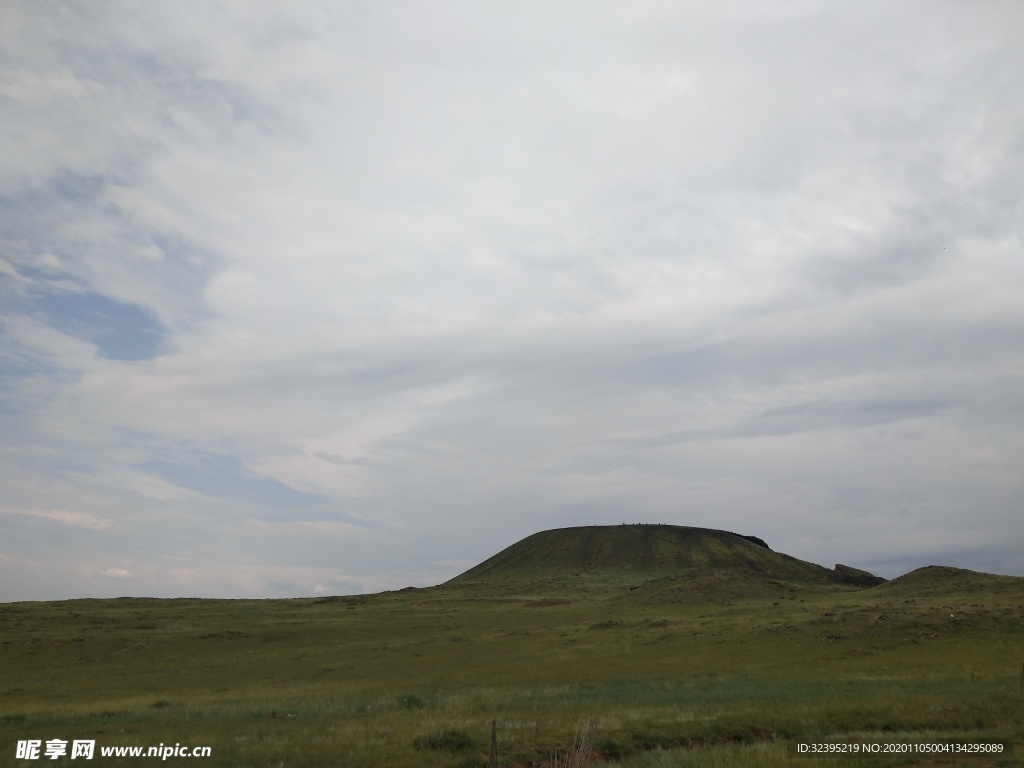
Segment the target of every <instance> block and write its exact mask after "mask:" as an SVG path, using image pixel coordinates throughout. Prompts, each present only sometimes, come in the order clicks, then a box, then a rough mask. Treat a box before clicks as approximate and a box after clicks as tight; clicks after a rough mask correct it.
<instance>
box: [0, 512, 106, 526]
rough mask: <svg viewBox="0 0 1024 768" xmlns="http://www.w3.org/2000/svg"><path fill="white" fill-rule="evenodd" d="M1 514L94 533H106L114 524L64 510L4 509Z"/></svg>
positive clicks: (92, 516) (82, 513)
mask: <svg viewBox="0 0 1024 768" xmlns="http://www.w3.org/2000/svg"><path fill="white" fill-rule="evenodd" d="M0 514H4V515H22V516H26V517H35V518H41V519H43V520H53V521H54V522H57V523H61V524H62V525H67V526H70V527H72V528H85V529H87V530H93V531H104V530H106V529H108V528H110V526H111V525H113V522H114V521H113V520H110V519H109V518H104V517H98V516H96V515H92V514H89V513H88V512H75V511H69V510H63V509H4V510H0Z"/></svg>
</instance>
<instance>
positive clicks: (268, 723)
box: [0, 571, 1024, 768]
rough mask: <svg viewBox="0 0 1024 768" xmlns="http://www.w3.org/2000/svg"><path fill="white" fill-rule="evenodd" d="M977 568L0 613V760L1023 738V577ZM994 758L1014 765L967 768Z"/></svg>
mask: <svg viewBox="0 0 1024 768" xmlns="http://www.w3.org/2000/svg"><path fill="white" fill-rule="evenodd" d="M976 576H977V574H974V575H972V576H971V588H970V589H967V590H964V591H961V592H957V591H955V590H954V591H950V587H949V585H948V584H947V582H948V580H949V579H948V577H949V574H948V573H945V572H942V573H936V574H931V575H929V574H928V573H924V574H923V575H922V572H920V571H919V572H915V576H914V578H911V579H907V580H906V581H904V582H902V583H901V582H900V580H897V581H896V582H891V583H890V584H888V585H884V586H883V587H877V588H874V589H868V590H840V591H827V590H823V589H820V588H817V587H814V586H806V585H803V586H801V585H799V584H793V583H784V582H782V581H778V582H770V581H768V582H764V583H763V584H762V587H763V589H762V591H763V592H764V594H759V595H757V596H754V597H750V598H746V599H740V598H737V597H735V596H733V597H729V598H728V599H721V600H717V601H714V602H710V603H708V602H705V603H701V602H699V601H695V600H694V599H692V598H693V595H692V594H691V595H687V594H685V582H681V583H672V584H670V585H669V586H670V587H671V589H668V590H667V592H668V594H666V589H662V587H663V586H664V585H663V584H662V585H658V584H655V585H653V586H651V585H644V584H640V585H638V584H636V583H635V579H634V578H632V577H630V578H625V577H623V576H622V575H619V576H615V575H614V574H612V573H610V572H607V571H595V572H591V573H586V572H584V573H581V574H580V575H576V576H574V575H571V574H568V575H567V574H554V575H551V576H550V577H545V579H544V580H536V579H528V578H525V577H524V578H522V579H519V580H516V579H506V580H503V581H494V582H492V583H490V584H486V583H479V582H470V583H464V584H453V585H450V586H447V587H437V588H432V589H425V590H403V591H400V592H390V593H383V594H380V595H372V596H360V597H349V598H331V599H302V600H266V601H212V600H149V599H134V598H132V599H120V600H79V601H67V602H53V603H14V604H6V605H0V628H2V630H3V632H2V635H0V736H2V738H0V765H5V766H6V765H25V766H30V765H40V764H41V763H40V762H39V761H16V760H14V745H15V743H16V741H17V740H19V739H30V738H38V739H43V740H46V739H51V738H62V739H69V740H70V739H96V741H97V746H101V745H107V746H111V745H135V744H137V745H145V746H149V745H155V744H159V743H161V742H162V743H165V744H173V743H175V742H179V743H181V744H189V745H204V746H205V745H208V746H210V747H212V749H213V758H212V759H209V760H205V761H203V762H204V764H208V765H223V766H253V767H254V768H256V767H259V768H264V767H268V768H269V767H271V766H273V767H275V768H284V767H285V766H287V767H288V768H306V767H308V768H313V767H314V766H375V767H376V766H385V765H386V766H392V768H400V767H402V766H446V767H447V766H464V767H467V766H470V765H482V764H486V755H487V743H488V739H489V735H490V722H491V720H492V719H494V720H496V721H497V726H498V747H499V756H500V758H501V761H502V764H503V765H530V764H534V765H539V764H541V762H542V761H543V760H545V759H546V758H549V757H550V756H552V755H555V754H558V755H562V756H564V755H565V754H566V752H568V751H569V750H570V749H571V747H572V743H573V739H574V736H575V735H577V734H578V733H579V732H580V730H581V728H582V727H583V724H584V723H586V721H587V720H588V719H589V718H591V717H593V718H596V720H597V721H598V726H597V732H596V736H595V748H596V749H597V751H598V752H599V753H600V754H601V755H602V757H603V758H604V759H606V760H607V761H609V762H610V763H611V764H613V765H620V766H624V767H625V766H629V767H631V768H640V767H641V766H669V765H701V766H706V765H722V766H725V765H750V766H769V765H770V766H781V765H795V766H800V767H801V768H802V767H803V766H813V765H817V764H821V765H830V766H835V765H839V764H842V763H843V761H842V760H835V759H832V760H813V759H800V760H797V761H796V762H795V763H793V762H791V761H792V760H793V758H790V757H788V756H787V753H786V743H787V739H795V738H801V739H811V738H822V737H846V736H856V737H857V738H868V737H872V736H885V737H893V738H895V737H907V736H911V737H920V738H925V737H927V738H937V737H942V738H946V737H950V736H965V737H972V738H977V737H982V736H984V737H999V738H1010V739H1016V740H1017V741H1018V742H1021V741H1024V739H1022V736H1024V726H1022V723H1024V699H1022V696H1021V690H1020V675H1021V664H1022V662H1024V586H1022V584H1024V580H1020V579H1010V580H1006V579H1001V580H1000V579H996V580H987V579H986V578H984V577H982V578H980V580H979V579H976V578H974V577H976ZM943 584H945V585H946V586H945V587H943V586H942V585H943ZM630 587H638V588H637V589H630ZM672 590H675V592H673V591H672ZM676 593H678V594H676ZM950 614H952V616H951V615H950ZM66 761H67V758H65V759H63V760H61V761H47V763H48V764H55V763H57V764H65V763H66ZM168 762H169V763H174V762H179V763H181V762H189V760H187V759H179V760H177V761H175V760H173V759H172V760H169V761H168ZM91 764H93V765H103V764H104V761H103V760H102V759H101V758H100V757H99V756H98V755H97V757H96V759H95V760H94V761H93V762H92V763H91ZM106 764H110V765H116V764H123V765H130V764H135V765H138V764H139V760H138V759H137V758H136V759H134V760H133V759H131V758H124V759H122V760H121V762H118V761H117V760H115V759H110V760H109V761H107V763H106ZM853 764H855V765H859V766H869V765H907V764H915V765H916V764H918V763H915V762H910V763H908V762H907V761H906V760H903V761H902V762H901V761H900V760H899V759H891V760H888V761H887V760H871V759H867V760H865V759H858V760H856V761H855V762H854V763H853ZM931 764H932V765H937V764H939V763H931ZM957 764H961V763H959V762H958V763H957ZM1004 764H1005V765H1009V764H1018V763H1014V762H1013V759H1001V760H987V761H986V760H980V761H979V760H973V761H971V762H968V763H964V765H1004Z"/></svg>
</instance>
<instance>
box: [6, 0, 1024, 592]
mask: <svg viewBox="0 0 1024 768" xmlns="http://www.w3.org/2000/svg"><path fill="white" fill-rule="evenodd" d="M1022 29H1024V5H1022V4H1021V3H1019V2H1016V0H1006V1H1000V0H990V1H989V2H984V3H977V2H966V1H964V2H943V1H942V0H938V1H936V0H928V1H927V2H903V3H891V2H870V1H869V2H858V3H835V2H815V1H813V0H799V1H796V0H793V1H791V0H780V1H779V2H771V3H764V2H760V1H758V2H703V1H700V0H693V1H692V2H674V1H673V2H667V1H666V2H661V1H659V0H638V1H637V2H629V3H621V2H592V1H591V0H586V1H585V2H583V1H578V2H577V1H576V0H564V1H559V2H547V1H545V2H531V1H530V0H526V1H523V2H515V3H479V2H468V1H467V2H454V1H452V0H436V1H435V0H431V2H425V1H423V0H403V1H402V2H396V1H395V0H379V1H377V0H375V1H374V2H333V1H332V2H324V3H316V2H301V1H300V2H294V3H287V4H285V3H278V2H257V1H251V2H250V1H248V0H247V2H185V1H183V2H175V3H135V2H103V1H100V2H95V1H93V0H89V2H77V1H74V0H67V1H66V2H50V1H48V0H10V1H9V2H5V3H3V4H2V5H0V147H2V148H3V149H2V151H0V478H2V479H0V601H17V600H46V599H64V598H80V597H111V596H118V595H136V596H153V597H174V596H198V597H228V598H242V597H255V598H269V597H295V596H312V595H319V594H352V593H360V592H377V591H382V590H386V589H396V588H401V587H405V586H417V587H419V586H427V585H433V584H438V583H441V582H443V581H445V580H447V579H449V578H452V577H453V576H455V575H457V574H458V573H460V572H462V571H463V570H465V569H467V568H469V567H470V566H472V565H474V564H476V563H478V562H480V561H482V560H484V559H485V558H487V557H489V556H491V555H492V554H494V553H496V552H498V551H500V550H501V549H503V548H504V547H506V546H509V545H511V544H512V543H514V542H516V541H518V540H519V539H521V538H523V537H525V536H527V535H529V534H531V533H534V532H536V531H539V530H546V529H550V528H557V527H565V526H576V525H599V524H601V525H603V524H619V523H624V522H625V523H639V522H660V523H669V524H676V525H691V526H701V527H710V528H718V529H724V530H729V531H735V532H737V533H741V534H746V535H754V536H759V537H761V538H763V539H765V540H766V541H767V542H768V544H769V545H770V546H771V547H772V548H773V549H775V550H777V551H781V552H785V553H787V554H790V555H793V556H795V557H799V558H801V559H804V560H809V561H811V562H816V563H819V564H822V565H825V566H827V567H832V566H833V565H834V564H835V563H845V564H847V565H852V566H855V567H859V568H865V569H867V570H870V571H872V572H874V573H877V574H879V575H882V576H885V577H889V578H891V577H895V576H898V575H900V574H902V573H906V572H907V571H910V570H912V569H914V568H917V567H920V566H923V565H929V564H940V565H949V566H956V567H961V568H970V569H973V570H981V571H987V572H992V573H1003V574H1011V575H1024V514H1022V509H1024V247H1022V246H1024V240H1022V238H1024V202H1022V201H1024V183H1022V179H1024V78H1022V77H1021V76H1020V73H1021V72H1022V71H1024V47H1022V46H1021V45H1020V37H1021V30H1022Z"/></svg>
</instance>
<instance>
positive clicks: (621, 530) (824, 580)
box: [448, 525, 884, 602]
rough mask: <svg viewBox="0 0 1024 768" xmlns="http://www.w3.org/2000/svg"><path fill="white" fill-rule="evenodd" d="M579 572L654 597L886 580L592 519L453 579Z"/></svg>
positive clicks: (702, 536)
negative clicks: (588, 523) (589, 523)
mask: <svg viewBox="0 0 1024 768" xmlns="http://www.w3.org/2000/svg"><path fill="white" fill-rule="evenodd" d="M582 576H588V577H596V576H600V577H603V578H604V579H605V580H606V581H607V580H608V579H609V577H611V578H613V579H614V578H615V577H617V578H619V579H620V580H621V581H623V582H628V583H629V584H630V586H631V588H632V589H634V590H640V593H639V594H638V595H637V597H639V598H641V599H644V600H648V601H654V602H662V601H666V602H678V601H680V600H682V599H685V598H699V599H718V598H724V597H740V596H756V595H759V594H761V593H763V592H764V591H765V589H764V587H766V586H768V587H770V588H771V589H769V590H768V591H771V590H772V589H774V590H775V591H777V587H778V586H780V585H786V586H788V587H802V588H817V589H821V588H836V589H841V588H850V587H865V586H874V585H875V584H879V583H881V582H882V581H884V579H879V578H878V577H875V576H872V575H871V574H869V573H867V572H866V571H861V570H859V569H856V568H850V567H849V566H842V565H837V566H836V568H835V569H834V570H829V569H827V568H824V567H822V566H820V565H816V564H814V563H809V562H806V561H804V560H799V559H797V558H795V557H791V556H789V555H786V554H783V553H781V552H775V551H774V550H772V549H771V548H770V547H769V546H768V544H767V543H765V542H764V541H763V540H762V539H759V538H757V537H756V536H742V535H740V534H736V533H730V532H729V531H719V530H712V529H708V528H692V527H688V526H677V525H614V526H601V525H595V526H584V527H577V528H556V529H553V530H549V531H541V532H540V533H535V534H533V535H532V536H528V537H526V538H525V539H522V540H521V541H519V542H517V543H515V544H513V545H512V546H510V547H508V548H506V549H504V550H502V551H501V552H499V553H497V554H496V555H494V556H493V557H490V558H488V559H487V560H485V561H484V562H482V563H480V564H479V565H477V566H475V567H474V568H471V569H469V570H468V571H466V572H465V573H463V574H461V575H459V576H457V577H455V578H454V579H452V580H451V581H449V582H448V585H452V586H459V585H470V584H494V583H496V582H508V581H520V582H521V581H526V580H547V579H551V578H563V577H582Z"/></svg>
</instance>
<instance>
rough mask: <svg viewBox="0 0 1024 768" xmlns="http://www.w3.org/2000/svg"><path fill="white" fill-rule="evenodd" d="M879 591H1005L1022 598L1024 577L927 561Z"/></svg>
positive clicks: (914, 593) (927, 594)
mask: <svg viewBox="0 0 1024 768" xmlns="http://www.w3.org/2000/svg"><path fill="white" fill-rule="evenodd" d="M880 594H887V595H892V596H894V597H895V596H899V597H930V596H940V595H960V596H967V595H974V594H988V595H990V594H1006V595H1011V596H1012V595H1017V596H1019V597H1020V598H1022V599H1024V578H1022V577H1020V576H1000V575H997V574H993V573H979V572H977V571H969V570H966V569H964V568H951V567H949V566H945V565H928V566H925V567H924V568H918V569H917V570H914V571H911V572H910V573H905V574H903V575H902V576H899V577H897V578H895V579H893V580H892V581H890V582H888V583H886V584H885V585H884V587H883V588H882V589H880Z"/></svg>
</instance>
